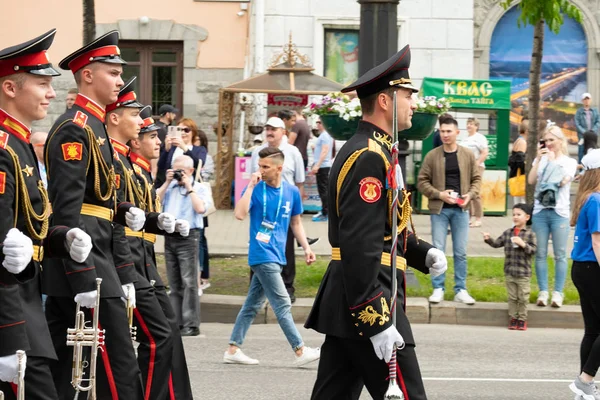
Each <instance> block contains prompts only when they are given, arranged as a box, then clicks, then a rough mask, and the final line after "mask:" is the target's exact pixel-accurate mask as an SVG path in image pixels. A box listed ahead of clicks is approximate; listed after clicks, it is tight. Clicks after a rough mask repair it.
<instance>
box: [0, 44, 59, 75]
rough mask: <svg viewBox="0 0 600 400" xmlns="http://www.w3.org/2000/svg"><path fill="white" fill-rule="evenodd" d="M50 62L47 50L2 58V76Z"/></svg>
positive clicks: (0, 71)
mask: <svg viewBox="0 0 600 400" xmlns="http://www.w3.org/2000/svg"><path fill="white" fill-rule="evenodd" d="M46 64H50V59H49V58H48V54H46V50H43V51H40V52H39V53H33V54H25V55H23V56H21V57H11V58H8V59H6V60H0V77H4V76H8V75H12V74H15V73H17V72H24V71H26V69H24V68H27V67H35V66H38V65H46Z"/></svg>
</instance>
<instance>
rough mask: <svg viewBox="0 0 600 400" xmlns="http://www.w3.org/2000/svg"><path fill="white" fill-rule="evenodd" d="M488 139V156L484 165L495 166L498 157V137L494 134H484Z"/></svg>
mask: <svg viewBox="0 0 600 400" xmlns="http://www.w3.org/2000/svg"><path fill="white" fill-rule="evenodd" d="M485 138H486V139H487V141H488V150H489V153H488V156H487V158H486V160H485V165H487V166H488V167H494V166H496V163H497V159H498V137H497V136H496V135H485Z"/></svg>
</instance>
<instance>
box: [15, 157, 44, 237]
mask: <svg viewBox="0 0 600 400" xmlns="http://www.w3.org/2000/svg"><path fill="white" fill-rule="evenodd" d="M6 150H7V151H8V153H9V154H10V156H11V158H12V160H13V163H14V165H15V219H14V227H15V228H16V226H17V218H18V215H19V203H20V206H21V209H22V210H23V215H24V217H25V223H26V225H27V230H28V231H29V234H30V235H31V238H32V239H35V240H44V238H45V237H46V235H48V217H49V216H50V202H49V201H48V192H47V191H46V188H44V184H43V183H42V181H40V180H39V181H38V191H39V193H40V196H41V198H42V213H41V214H38V213H36V212H35V210H34V209H33V205H32V204H31V199H30V198H29V192H28V191H27V184H26V182H25V178H24V177H23V170H22V168H21V163H20V162H19V156H18V155H17V153H15V151H14V150H13V149H12V148H11V147H10V146H7V147H6ZM19 192H20V195H21V201H20V202H19ZM32 219H33V220H35V221H37V222H41V223H42V226H41V228H40V231H39V232H37V231H36V230H35V228H34V226H33V222H32Z"/></svg>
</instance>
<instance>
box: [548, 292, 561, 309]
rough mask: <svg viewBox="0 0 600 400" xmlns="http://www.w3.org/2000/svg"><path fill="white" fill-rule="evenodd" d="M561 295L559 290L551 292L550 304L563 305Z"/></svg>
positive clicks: (555, 306)
mask: <svg viewBox="0 0 600 400" xmlns="http://www.w3.org/2000/svg"><path fill="white" fill-rule="evenodd" d="M563 300H564V299H563V295H562V294H561V293H560V292H552V301H551V302H550V304H551V305H552V307H554V308H560V307H562V305H563Z"/></svg>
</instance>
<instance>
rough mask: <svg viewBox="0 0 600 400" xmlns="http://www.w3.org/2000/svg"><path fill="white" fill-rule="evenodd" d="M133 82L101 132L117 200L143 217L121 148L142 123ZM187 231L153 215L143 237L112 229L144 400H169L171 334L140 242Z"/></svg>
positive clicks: (141, 190)
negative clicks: (126, 269)
mask: <svg viewBox="0 0 600 400" xmlns="http://www.w3.org/2000/svg"><path fill="white" fill-rule="evenodd" d="M135 80H136V77H135V76H134V77H132V78H131V79H129V80H128V81H127V82H126V83H125V84H124V85H123V87H122V88H121V90H120V92H119V97H118V99H117V101H116V102H115V103H113V104H109V105H108V106H107V107H106V112H107V114H106V128H107V131H108V135H109V137H110V142H111V144H112V145H113V147H114V149H115V151H116V153H117V154H116V157H117V161H116V163H115V167H116V168H115V169H116V173H117V175H116V176H117V198H119V200H121V201H127V202H130V203H132V204H134V205H136V206H138V207H140V209H142V210H144V211H147V210H146V203H147V202H148V198H147V196H148V192H147V190H148V187H146V186H142V185H141V183H140V182H138V179H137V177H136V169H135V168H134V164H133V163H132V161H131V159H130V148H129V146H127V145H126V144H125V143H130V141H131V140H134V139H137V138H138V134H139V132H140V129H141V126H142V124H143V123H144V121H143V120H142V117H141V115H140V111H141V109H142V108H143V107H144V106H143V105H142V104H140V103H139V102H138V101H137V100H136V94H135V92H134V90H133V89H134V88H133V84H134V82H135ZM186 227H188V228H189V224H188V223H187V221H176V220H175V217H173V216H172V215H171V214H167V213H152V214H147V218H146V223H145V224H144V229H143V230H142V231H139V232H135V231H133V230H131V229H129V228H124V227H122V226H121V225H115V228H114V233H115V234H114V237H113V240H114V245H113V249H114V254H113V257H114V258H115V265H120V264H123V263H124V262H126V261H133V262H134V265H135V269H136V272H137V280H136V282H135V296H134V298H135V303H132V304H131V306H132V307H134V308H135V310H134V316H133V320H132V321H131V322H132V323H133V324H134V325H135V340H136V341H137V342H138V343H140V346H139V347H138V349H137V355H138V365H139V367H140V370H141V372H142V381H143V383H144V387H145V388H146V393H145V396H146V398H147V399H165V398H167V397H168V395H169V375H170V372H171V357H172V353H173V333H172V331H171V326H170V325H169V321H168V320H167V318H166V316H165V315H164V313H163V311H162V308H161V304H160V303H159V301H158V299H157V298H156V296H155V295H154V293H155V292H154V288H153V285H152V284H151V283H150V281H151V280H152V279H150V278H154V275H152V276H148V273H147V266H146V263H145V247H144V243H143V242H144V240H147V241H151V242H154V241H155V240H156V239H155V238H156V234H157V233H158V234H164V233H165V232H166V233H173V232H174V231H175V230H176V228H177V232H178V233H179V231H181V230H182V229H183V230H184V233H186V232H185V229H187V228H186ZM121 232H122V233H123V235H121ZM125 235H127V238H125ZM156 275H158V274H156Z"/></svg>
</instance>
